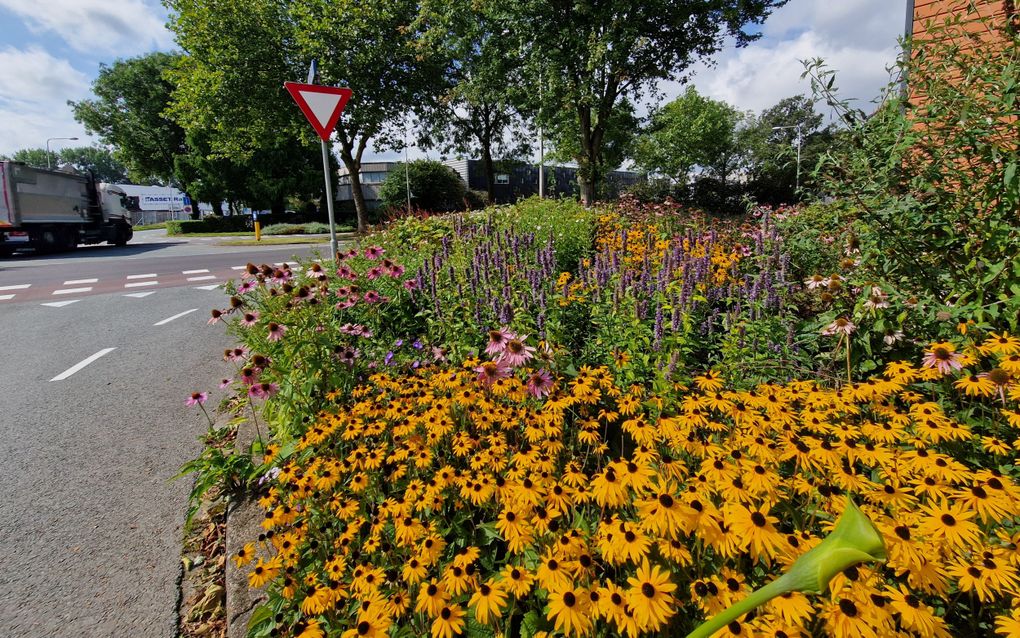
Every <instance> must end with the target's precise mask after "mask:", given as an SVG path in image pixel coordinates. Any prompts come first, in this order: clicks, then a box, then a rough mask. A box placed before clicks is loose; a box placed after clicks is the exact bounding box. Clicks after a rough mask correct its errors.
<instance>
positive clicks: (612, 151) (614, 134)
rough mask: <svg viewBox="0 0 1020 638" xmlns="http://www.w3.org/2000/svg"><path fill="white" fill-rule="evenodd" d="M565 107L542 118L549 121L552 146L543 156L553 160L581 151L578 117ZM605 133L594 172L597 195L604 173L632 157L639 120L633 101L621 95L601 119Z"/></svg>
mask: <svg viewBox="0 0 1020 638" xmlns="http://www.w3.org/2000/svg"><path fill="white" fill-rule="evenodd" d="M572 115H573V114H572V113H570V112H568V111H563V112H561V115H560V117H549V118H545V120H546V121H547V122H550V128H549V129H548V132H547V135H548V136H549V140H550V142H551V143H552V149H551V151H550V152H549V153H547V155H546V157H547V158H548V159H551V160H553V161H560V162H569V161H574V160H576V158H577V157H578V156H579V155H580V154H581V146H580V133H579V131H578V128H577V118H575V117H573V116H572ZM604 130H605V134H604V135H603V138H602V152H601V153H600V154H599V157H598V159H597V160H596V161H597V164H596V165H595V166H594V167H593V173H594V174H596V175H598V176H599V179H598V182H597V183H596V186H595V194H596V196H602V194H603V193H602V190H601V188H602V186H604V185H605V177H606V175H608V174H609V173H610V172H611V171H614V170H616V169H618V168H619V167H620V166H621V165H622V164H623V162H624V161H625V160H627V159H628V158H631V157H633V155H634V150H635V144H636V142H637V134H638V131H639V130H640V120H639V119H638V117H637V115H636V114H635V113H634V105H633V104H631V103H630V101H629V100H627V99H623V100H621V101H620V103H619V104H618V105H617V107H616V108H615V109H613V112H612V113H611V114H610V116H609V121H607V122H605V123H604Z"/></svg>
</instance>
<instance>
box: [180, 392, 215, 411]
mask: <svg viewBox="0 0 1020 638" xmlns="http://www.w3.org/2000/svg"><path fill="white" fill-rule="evenodd" d="M208 400H209V393H208V392H192V393H191V396H190V397H188V398H187V399H185V400H184V405H186V406H188V407H189V408H190V407H191V406H193V405H202V404H203V403H205V402H206V401H208Z"/></svg>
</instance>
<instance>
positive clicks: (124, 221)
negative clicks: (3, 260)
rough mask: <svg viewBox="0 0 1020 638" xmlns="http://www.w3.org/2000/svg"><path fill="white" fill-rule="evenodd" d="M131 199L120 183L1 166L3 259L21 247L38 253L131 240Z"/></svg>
mask: <svg viewBox="0 0 1020 638" xmlns="http://www.w3.org/2000/svg"><path fill="white" fill-rule="evenodd" d="M133 234H134V231H133V230H132V228H131V212H130V211H129V210H128V200H127V195H126V193H125V192H124V191H123V189H120V188H118V187H117V185H116V184H105V183H101V182H97V181H96V179H95V177H94V176H93V175H92V174H91V173H90V174H88V175H78V174H76V173H69V172H66V171H64V170H47V169H41V168H36V167H34V166H29V165H27V164H24V163H22V162H15V161H10V160H4V161H3V162H0V257H3V256H9V255H11V254H12V253H13V252H14V251H15V250H18V249H19V248H33V249H35V251H36V252H38V253H51V252H57V251H61V250H73V249H74V248H75V247H77V246H78V245H79V244H98V243H101V242H104V241H105V242H108V243H110V244H114V245H116V246H123V245H125V244H127V243H128V241H130V240H131V237H132V235H133Z"/></svg>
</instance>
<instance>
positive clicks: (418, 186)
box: [379, 160, 465, 212]
mask: <svg viewBox="0 0 1020 638" xmlns="http://www.w3.org/2000/svg"><path fill="white" fill-rule="evenodd" d="M408 180H410V184H411V207H412V208H416V209H420V210H426V211H430V212H446V211H451V210H459V209H461V208H463V207H464V196H465V186H464V180H462V179H461V178H460V175H458V174H457V173H456V171H454V170H453V169H452V168H450V167H449V166H447V165H445V164H443V163H442V162H436V161H434V160H414V161H412V162H409V163H408V164H407V174H406V175H405V173H404V164H399V165H398V166H397V167H396V168H394V169H393V170H392V171H390V173H389V175H387V176H386V180H385V181H384V182H383V184H382V186H381V187H380V188H379V198H380V199H381V200H382V202H383V206H385V207H386V208H391V209H400V208H406V207H407V182H408Z"/></svg>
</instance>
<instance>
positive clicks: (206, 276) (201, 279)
mask: <svg viewBox="0 0 1020 638" xmlns="http://www.w3.org/2000/svg"><path fill="white" fill-rule="evenodd" d="M210 279H216V275H202V276H201V277H188V281H209V280H210Z"/></svg>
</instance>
